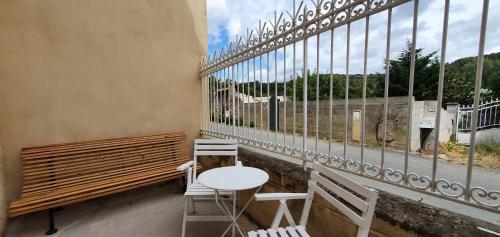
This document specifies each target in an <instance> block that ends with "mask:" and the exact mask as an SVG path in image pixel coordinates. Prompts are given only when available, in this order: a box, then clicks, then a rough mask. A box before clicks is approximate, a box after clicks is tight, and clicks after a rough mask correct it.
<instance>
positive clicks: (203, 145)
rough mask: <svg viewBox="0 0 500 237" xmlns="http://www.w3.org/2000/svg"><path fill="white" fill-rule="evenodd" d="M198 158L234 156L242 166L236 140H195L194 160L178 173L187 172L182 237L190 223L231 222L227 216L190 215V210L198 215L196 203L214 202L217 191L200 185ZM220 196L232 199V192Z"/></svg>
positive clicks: (180, 168)
mask: <svg viewBox="0 0 500 237" xmlns="http://www.w3.org/2000/svg"><path fill="white" fill-rule="evenodd" d="M198 156H232V157H234V163H235V164H236V165H238V166H242V163H241V161H238V141H237V140H235V139H195V145H194V159H193V160H192V161H189V162H187V163H185V164H183V165H181V166H179V167H177V170H178V171H186V172H187V176H186V185H187V187H186V192H185V193H184V197H185V202H184V217H183V220H182V237H184V236H185V234H186V222H188V221H231V219H229V218H228V217H227V216H225V215H210V216H208V215H205V216H202V215H189V214H188V208H189V206H191V211H192V212H193V213H196V207H195V202H197V201H207V200H213V199H214V197H215V191H214V190H213V189H211V188H207V187H205V186H203V185H202V184H200V183H199V182H198V180H197V172H196V171H197V170H196V168H197V164H198ZM219 194H220V195H222V196H227V197H232V192H231V191H220V192H219Z"/></svg>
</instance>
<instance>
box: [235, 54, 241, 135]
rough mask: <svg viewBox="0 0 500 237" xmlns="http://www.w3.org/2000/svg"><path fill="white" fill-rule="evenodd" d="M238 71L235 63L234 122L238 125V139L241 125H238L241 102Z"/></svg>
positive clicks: (238, 67) (237, 65) (238, 68)
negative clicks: (235, 97) (235, 98)
mask: <svg viewBox="0 0 500 237" xmlns="http://www.w3.org/2000/svg"><path fill="white" fill-rule="evenodd" d="M239 70H240V66H239V64H238V63H236V96H237V97H238V99H237V102H236V103H238V104H237V105H236V109H237V110H238V111H237V113H236V117H237V118H236V122H237V123H238V137H239V136H240V135H241V134H240V131H241V124H240V102H241V94H240V80H239V79H238V77H239V75H240V74H239Z"/></svg>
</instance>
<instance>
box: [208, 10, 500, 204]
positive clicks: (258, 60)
mask: <svg viewBox="0 0 500 237" xmlns="http://www.w3.org/2000/svg"><path fill="white" fill-rule="evenodd" d="M443 1H444V3H445V4H444V10H443V26H442V29H443V30H442V38H441V50H440V70H439V83H438V92H437V106H436V107H437V108H438V109H437V110H436V114H435V121H436V122H435V128H434V133H435V134H434V138H433V156H432V157H433V158H432V161H431V163H430V167H429V168H428V169H426V170H425V171H423V172H425V174H422V173H420V174H419V173H416V172H412V170H411V169H412V167H410V166H409V164H410V163H412V162H413V160H412V159H413V158H412V159H410V158H409V157H410V156H411V154H410V146H411V142H412V141H411V139H412V129H411V128H412V127H411V126H412V124H413V122H414V121H412V113H411V112H406V113H407V114H408V116H406V119H405V120H406V121H402V122H404V123H403V124H405V125H404V126H405V128H406V137H405V139H404V142H403V143H404V145H403V146H404V148H405V149H404V157H403V159H399V160H401V161H402V164H401V165H394V166H391V164H392V163H394V162H392V160H393V159H392V158H390V157H392V156H394V154H393V153H392V151H390V150H388V149H387V147H388V144H387V140H388V138H387V134H388V133H389V131H388V129H389V128H388V126H387V125H388V124H391V123H392V121H391V119H390V118H389V117H388V110H389V106H390V105H389V83H390V79H391V78H390V76H389V70H388V67H386V69H385V76H384V78H383V82H384V100H383V101H384V102H383V103H384V106H383V119H382V121H381V122H382V123H381V124H382V127H383V131H382V134H383V135H382V136H383V138H382V139H381V148H380V153H378V155H373V154H374V153H373V150H371V149H368V148H367V147H366V145H365V144H366V117H367V116H369V115H367V114H366V108H367V107H366V97H367V95H366V91H367V78H368V75H367V68H368V67H367V66H368V50H369V44H368V41H369V32H370V31H369V29H370V17H371V16H372V15H374V14H377V13H380V14H386V15H387V35H386V42H384V43H383V44H380V46H381V47H384V46H385V63H386V65H389V63H390V50H391V38H392V35H391V29H392V21H393V14H392V12H393V9H394V8H396V7H399V6H400V5H402V4H406V3H408V4H412V6H413V18H412V34H411V40H410V44H411V64H410V67H409V71H410V73H409V83H408V85H409V86H408V94H409V95H413V85H414V78H415V54H416V52H415V51H416V50H415V49H416V42H417V27H418V16H419V14H418V10H419V1H418V0H413V1H412V0H334V1H323V0H317V1H313V2H312V3H313V4H312V5H313V7H311V8H308V6H307V5H306V4H304V3H303V2H300V3H299V4H296V3H295V2H294V6H293V10H292V11H291V12H288V11H287V12H286V14H283V13H281V14H276V13H275V15H274V19H272V20H271V21H265V22H259V25H258V28H257V29H256V30H251V31H250V30H247V34H246V36H245V37H237V39H236V41H235V42H232V43H230V44H229V45H228V46H227V48H223V49H221V50H220V51H219V52H217V53H215V54H214V55H211V56H210V57H209V58H207V59H204V60H203V61H202V66H201V78H202V82H203V83H202V89H203V90H202V91H203V108H204V109H203V114H202V117H203V119H202V132H203V133H204V134H206V135H210V136H216V137H232V138H237V139H238V140H239V141H240V142H241V143H242V144H246V145H250V146H254V147H257V148H260V149H264V150H269V151H273V152H277V153H280V154H284V155H287V156H289V157H293V158H297V159H301V160H302V161H303V162H310V161H319V162H321V163H323V164H324V165H327V166H330V167H333V168H337V169H341V170H344V171H347V172H351V173H354V174H358V175H361V176H364V177H368V178H372V179H376V180H379V181H382V182H386V183H390V184H393V185H397V186H400V187H405V188H409V189H412V190H415V191H419V192H423V193H426V194H430V195H434V196H437V197H442V198H446V199H449V200H453V201H456V202H461V203H464V204H468V205H472V206H476V207H480V208H483V209H487V210H491V211H494V212H500V211H499V210H500V200H499V198H500V192H499V191H496V190H491V189H492V188H496V187H488V188H489V189H490V190H487V189H488V188H484V187H481V186H479V185H476V184H473V183H472V172H473V165H474V156H475V152H474V144H475V132H476V131H477V129H478V123H477V119H478V117H479V116H478V113H479V112H478V111H479V110H478V108H479V101H480V97H479V95H480V93H479V91H480V89H481V79H482V67H483V55H484V42H485V33H486V22H487V15H488V5H489V1H488V0H484V1H483V7H482V14H481V29H480V34H479V45H478V48H479V49H478V60H477V68H476V69H477V74H476V81H475V96H474V106H473V108H472V111H471V113H472V116H471V126H470V131H471V137H470V149H469V153H468V163H467V166H466V172H464V173H465V175H463V176H464V178H463V179H462V180H459V179H458V178H456V176H450V177H446V175H445V174H444V173H440V174H438V155H439V137H440V136H439V133H440V124H441V117H442V116H441V109H439V108H441V107H442V99H443V82H444V69H445V57H446V47H447V32H448V16H449V8H450V0H443ZM358 21H359V22H364V24H365V30H364V35H363V36H356V37H363V39H364V54H363V55H364V56H363V57H364V60H363V77H362V79H361V80H362V84H363V88H362V90H363V92H362V106H361V109H360V114H359V115H360V126H361V127H360V129H361V136H360V144H361V145H360V146H359V152H360V153H359V156H356V157H355V156H353V155H352V152H351V151H350V149H352V144H350V142H349V137H348V129H349V127H350V126H349V112H350V110H349V106H350V104H349V101H350V100H349V99H350V98H349V90H348V89H346V90H344V92H345V94H344V101H343V102H344V104H343V108H344V111H343V115H342V116H343V138H341V137H340V136H339V134H333V130H334V129H333V125H332V121H334V119H336V118H334V114H333V108H332V107H333V84H332V83H333V77H334V73H336V72H334V71H333V63H334V62H333V61H334V60H333V54H334V48H335V49H337V48H341V47H345V48H344V49H345V52H346V58H345V71H344V72H343V73H345V74H344V77H345V79H344V82H345V85H344V86H345V88H349V83H350V81H351V79H350V76H351V75H350V74H349V71H350V62H349V61H350V59H351V55H350V49H351V45H350V44H351V41H352V37H353V35H351V24H352V23H354V22H358ZM339 27H345V29H346V41H345V42H346V44H345V45H344V44H342V45H340V46H339V45H337V44H335V42H334V41H335V40H334V39H335V37H334V35H335V32H336V30H338V28H339ZM324 35H326V36H325V37H328V35H329V43H328V44H327V45H328V46H329V49H330V52H329V58H327V59H323V58H322V59H321V60H328V61H329V72H328V73H329V74H330V78H329V92H328V94H329V96H328V97H329V98H328V116H327V117H328V118H327V124H328V125H327V126H321V124H320V121H319V120H320V116H319V112H318V111H319V107H320V102H319V96H316V98H315V100H312V101H311V100H310V99H309V97H308V92H310V91H311V90H310V89H311V88H308V86H309V83H308V82H309V80H311V81H312V80H316V84H315V88H312V89H313V90H315V93H314V94H315V95H319V89H320V88H319V84H320V83H319V79H320V66H319V64H320V56H321V55H320V54H319V53H318V52H319V50H320V42H323V41H324V40H323V41H322V40H320V36H324ZM311 39H312V43H315V44H316V45H315V46H316V47H314V48H312V51H313V52H315V54H314V55H315V56H316V58H315V63H316V66H315V67H313V70H314V73H313V74H312V75H313V76H312V78H309V77H311V75H310V74H309V65H310V63H309V62H308V60H309V55H310V53H309V50H311V47H310V46H309V42H308V41H309V40H311ZM426 40H429V39H426ZM298 47H299V50H297V48H298ZM297 54H298V55H297ZM290 55H291V58H288V57H287V56H290ZM298 56H301V57H300V58H301V60H300V59H298V58H299V57H298ZM287 60H291V62H290V61H288V63H287ZM278 64H279V65H278ZM270 65H271V67H270ZM273 65H274V66H273ZM287 67H288V68H287ZM290 67H291V72H289V70H290ZM298 68H300V69H299V70H297V69H298ZM281 69H283V70H282V71H281ZM287 73H288V74H287ZM299 77H300V78H299ZM299 79H300V80H301V81H302V82H303V83H302V85H303V86H302V88H298V87H297V81H299ZM278 89H279V90H280V91H278ZM272 90H274V91H272ZM299 90H301V92H302V93H301V94H302V97H301V98H298V96H297V94H298V92H299ZM280 93H281V98H282V102H278V100H277V99H274V100H270V99H269V98H270V97H272V96H278V95H279V94H280ZM287 93H289V94H287ZM290 93H291V94H290ZM275 98H276V97H275ZM308 99H309V100H308ZM287 103H288V105H289V106H288V107H289V110H291V111H288V112H287V110H286V109H287V105H286V104H287ZM290 103H291V104H292V106H290ZM299 103H300V106H299ZM309 106H310V107H311V108H312V109H313V110H314V111H310V110H311V109H310V108H309ZM412 106H413V96H408V102H407V110H406V111H412ZM280 107H282V108H283V110H284V111H283V113H282V114H281V112H279V113H280V114H278V110H279V108H280ZM280 115H281V116H282V117H281V118H282V120H283V121H282V122H281V123H280V118H279V117H280ZM300 117H301V118H300ZM289 119H290V121H289V123H288V124H287V120H289ZM273 120H274V121H273ZM308 120H309V121H308ZM311 120H312V121H311ZM299 121H301V123H300V124H299ZM290 123H291V124H290ZM311 125H313V126H312V129H311V128H310V127H308V126H311ZM277 126H281V127H282V128H281V130H280V128H277ZM351 126H352V125H351ZM311 130H312V131H311ZM324 130H328V133H327V134H328V136H327V138H326V139H325V138H324V137H323V138H322V137H320V135H319V134H320V131H324ZM339 139H340V140H342V144H341V146H342V147H339V145H338V142H337V140H339ZM337 148H338V149H337ZM391 162H392V163H391ZM418 162H423V161H418ZM418 162H417V163H418ZM419 164H420V163H419ZM396 166H399V167H396ZM457 172H458V171H457ZM438 175H439V176H438ZM440 177H446V178H440ZM451 179H456V180H451Z"/></svg>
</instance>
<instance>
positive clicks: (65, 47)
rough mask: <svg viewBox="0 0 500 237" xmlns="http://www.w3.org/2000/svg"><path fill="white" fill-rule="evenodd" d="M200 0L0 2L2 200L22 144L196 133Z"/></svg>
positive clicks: (15, 189) (202, 32)
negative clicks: (172, 132) (3, 182)
mask: <svg viewBox="0 0 500 237" xmlns="http://www.w3.org/2000/svg"><path fill="white" fill-rule="evenodd" d="M206 51H207V32H206V3H205V1H204V0H186V1H165V0H87V1H82V0H44V1H37V0H16V1H14V0H4V1H1V2H0V79H1V80H0V103H1V104H0V114H1V115H0V140H2V141H3V145H4V146H3V148H4V158H5V166H6V170H7V193H8V198H9V200H12V199H13V198H15V197H16V196H17V195H18V194H19V191H20V187H21V182H22V179H21V171H22V169H21V160H20V149H21V148H22V147H27V146H34V145H43V144H52V143H62V142H70V141H82V140H92V139H101V138H113V137H123V136H132V135H147V134H155V133H161V132H165V131H174V130H181V131H185V132H186V134H187V135H188V137H189V139H192V138H194V137H196V136H198V133H199V129H200V113H201V110H200V109H201V98H200V97H201V96H200V95H201V94H200V90H201V84H200V80H199V61H200V59H201V57H202V56H204V55H205V54H206Z"/></svg>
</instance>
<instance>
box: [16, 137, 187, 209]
mask: <svg viewBox="0 0 500 237" xmlns="http://www.w3.org/2000/svg"><path fill="white" fill-rule="evenodd" d="M21 156H22V158H23V162H22V163H23V178H24V180H23V188H22V193H21V197H20V199H18V200H16V201H14V202H13V203H11V205H10V208H9V216H11V217H13V216H18V215H22V214H26V213H30V212H35V211H41V210H46V209H49V208H53V207H58V206H62V205H67V204H71V203H76V202H80V201H84V200H88V199H92V198H95V197H100V196H104V195H108V194H112V193H117V192H121V191H125V190H129V189H133V188H137V187H142V186H145V185H149V184H153V183H158V182H162V181H166V180H169V179H173V178H177V177H181V176H184V175H185V172H179V171H177V170H176V167H177V166H178V165H180V164H183V163H185V162H187V161H189V160H191V158H192V155H191V152H190V149H188V145H187V140H186V136H185V134H184V133H181V132H174V133H167V134H158V135H151V136H142V137H129V138H117V139H104V140H96V141H85V142H73V143H65V144H56V145H46V146H37V147H30V148H23V149H22V152H21Z"/></svg>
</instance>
